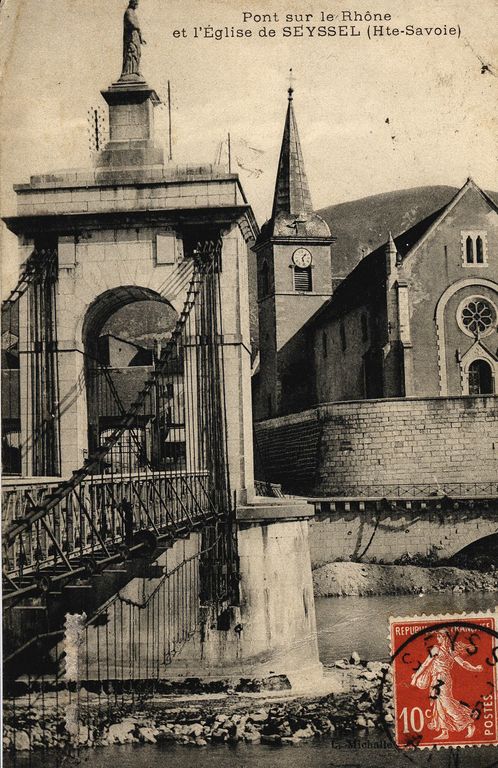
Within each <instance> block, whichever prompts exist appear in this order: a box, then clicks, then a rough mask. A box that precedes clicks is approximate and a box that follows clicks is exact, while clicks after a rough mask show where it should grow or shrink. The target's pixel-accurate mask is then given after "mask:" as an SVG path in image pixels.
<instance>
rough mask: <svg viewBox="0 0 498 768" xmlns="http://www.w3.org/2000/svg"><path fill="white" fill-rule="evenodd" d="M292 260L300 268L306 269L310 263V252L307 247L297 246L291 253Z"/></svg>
mask: <svg viewBox="0 0 498 768" xmlns="http://www.w3.org/2000/svg"><path fill="white" fill-rule="evenodd" d="M292 261H293V262H294V264H295V265H296V267H299V268H300V269H306V267H309V266H310V264H311V253H310V251H308V249H307V248H297V249H296V250H295V251H294V253H293V254H292Z"/></svg>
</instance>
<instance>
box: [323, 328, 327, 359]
mask: <svg viewBox="0 0 498 768" xmlns="http://www.w3.org/2000/svg"><path fill="white" fill-rule="evenodd" d="M327 347H328V345H327V331H323V332H322V352H323V356H324V357H327V354H328V348H327Z"/></svg>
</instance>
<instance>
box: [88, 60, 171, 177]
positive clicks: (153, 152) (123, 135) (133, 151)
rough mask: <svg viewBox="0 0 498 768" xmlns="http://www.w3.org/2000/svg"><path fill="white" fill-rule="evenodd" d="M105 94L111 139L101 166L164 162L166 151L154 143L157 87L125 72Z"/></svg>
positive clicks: (159, 163)
mask: <svg viewBox="0 0 498 768" xmlns="http://www.w3.org/2000/svg"><path fill="white" fill-rule="evenodd" d="M102 96H103V97H104V99H105V100H106V102H107V104H108V105H109V142H108V144H107V146H106V147H105V149H104V150H103V151H102V152H101V153H100V154H99V156H98V159H97V167H99V168H109V167H118V168H123V167H129V166H150V165H162V164H163V163H164V155H163V150H162V148H161V147H157V146H156V145H155V144H154V107H155V106H156V105H157V104H159V103H160V101H159V97H158V95H157V93H156V92H155V90H154V89H153V88H151V87H150V86H149V85H148V84H147V82H146V81H145V80H144V79H143V78H142V77H141V76H140V75H125V76H122V77H121V78H120V79H119V80H118V81H117V82H115V83H113V84H112V85H111V87H110V88H108V89H107V90H105V91H102Z"/></svg>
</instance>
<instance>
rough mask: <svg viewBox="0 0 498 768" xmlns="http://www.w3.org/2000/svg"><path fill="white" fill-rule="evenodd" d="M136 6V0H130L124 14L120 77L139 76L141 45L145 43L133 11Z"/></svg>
mask: <svg viewBox="0 0 498 768" xmlns="http://www.w3.org/2000/svg"><path fill="white" fill-rule="evenodd" d="M137 8H138V0H130V2H129V4H128V8H127V9H126V11H125V15H124V30H123V70H122V72H121V77H127V76H128V75H139V76H140V57H141V55H142V45H145V44H146V43H145V40H144V39H143V37H142V32H141V30H140V22H139V21H138V16H137V14H136V13H135V11H136V9H137Z"/></svg>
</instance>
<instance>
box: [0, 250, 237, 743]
mask: <svg viewBox="0 0 498 768" xmlns="http://www.w3.org/2000/svg"><path fill="white" fill-rule="evenodd" d="M192 258H193V270H192V276H191V280H190V285H189V287H188V290H187V295H186V299H185V302H184V306H183V309H182V311H181V313H180V315H179V317H178V320H177V323H176V326H175V328H174V330H173V332H172V334H171V338H170V339H169V341H168V342H167V344H166V345H165V346H164V348H163V349H162V351H161V353H160V355H159V356H158V357H157V359H156V360H155V361H154V366H153V367H151V368H150V371H148V376H147V378H146V380H145V382H144V384H143V387H142V389H141V391H140V392H138V393H137V394H136V397H135V399H134V401H133V402H132V403H131V404H125V403H123V402H122V399H121V398H120V395H119V393H118V391H117V389H116V386H115V383H114V381H113V378H112V372H111V371H110V370H109V369H108V367H106V366H105V365H102V363H101V362H100V361H99V360H96V359H94V358H92V357H91V356H89V355H88V356H87V360H86V382H87V392H88V393H89V401H92V402H94V403H95V402H97V403H99V404H100V405H102V404H103V403H106V407H107V409H108V412H112V414H113V422H112V424H111V426H109V425H106V427H105V428H102V429H98V430H97V431H94V433H93V434H91V435H90V451H89V456H88V459H87V460H86V461H85V463H84V465H83V466H81V467H79V468H78V469H77V470H76V471H75V472H73V474H72V475H71V476H70V477H69V478H68V479H61V480H57V479H54V477H53V476H54V475H56V474H57V471H58V465H57V455H58V452H59V451H60V440H59V437H58V423H59V417H60V412H61V408H63V407H64V406H63V404H61V403H59V402H58V396H57V391H58V390H57V370H58V365H57V363H58V360H57V356H58V349H57V339H56V335H55V327H56V323H55V320H54V318H55V311H56V302H55V296H56V280H57V254H56V253H53V254H50V255H48V256H47V254H44V255H43V256H42V255H41V254H35V255H34V256H33V257H32V258H31V259H30V261H29V263H28V264H27V265H26V268H25V270H24V271H23V275H22V278H21V281H20V284H19V285H18V287H17V288H16V290H15V291H14V292H12V294H11V296H10V297H9V299H8V300H7V303H6V305H5V308H6V309H5V311H7V310H8V311H9V312H12V309H13V307H15V305H16V304H19V302H20V301H21V300H22V303H23V305H24V307H26V306H27V308H28V309H27V315H26V309H21V313H20V315H23V314H24V316H23V317H20V319H19V323H22V322H25V323H27V325H28V326H29V334H28V339H29V344H28V349H27V350H26V351H25V352H24V354H26V357H27V360H24V361H23V363H22V366H23V375H29V377H30V382H31V385H32V386H31V390H32V391H33V393H34V394H33V396H32V401H31V403H30V404H29V409H28V410H29V413H30V414H31V415H32V422H31V424H32V426H33V430H30V432H31V431H33V434H34V435H35V436H36V437H35V438H32V437H30V440H32V445H31V446H21V449H22V450H24V451H26V450H30V451H31V452H32V453H33V466H34V468H35V469H36V474H37V475H43V474H45V475H49V476H50V478H49V479H42V478H40V480H37V479H35V478H32V477H31V478H26V479H25V480H23V479H19V478H15V479H11V480H8V481H7V483H6V484H5V485H4V489H3V508H4V530H3V535H4V556H3V567H4V573H3V577H4V582H3V594H4V611H5V615H6V617H7V618H6V626H7V627H8V629H7V631H6V634H7V635H8V636H7V639H6V643H5V648H4V653H5V656H4V691H5V696H6V700H7V704H6V709H5V712H6V715H5V717H6V723H7V727H10V726H9V723H10V725H14V723H15V720H16V718H18V716H19V711H21V710H22V709H23V707H27V710H29V707H30V706H32V702H33V698H38V699H40V697H41V699H40V700H43V707H46V708H49V709H50V708H52V711H53V714H54V718H55V720H57V718H58V717H59V715H60V716H62V714H61V713H62V710H63V709H64V707H66V706H67V705H68V701H69V699H70V698H71V696H72V694H73V693H74V692H76V693H77V695H78V698H80V696H79V692H80V691H81V689H82V686H83V685H85V684H86V686H87V689H89V687H90V688H91V687H92V685H93V686H94V687H95V686H97V688H98V690H99V692H100V693H99V701H100V697H101V695H103V691H104V687H106V695H107V694H109V692H110V690H112V691H113V696H114V697H116V696H117V691H120V692H121V694H122V695H123V696H124V695H125V694H126V695H131V696H132V697H133V696H135V695H136V694H137V691H138V689H139V688H140V690H141V691H142V693H143V691H144V690H147V691H149V692H153V690H154V689H155V688H157V685H158V682H159V678H160V676H161V674H162V672H161V670H163V667H165V666H167V665H168V664H169V663H170V662H171V660H172V659H173V657H174V656H175V654H176V653H177V652H178V651H179V649H181V648H182V647H183V645H184V644H185V642H186V641H187V640H188V639H189V637H191V636H192V634H193V633H195V632H196V631H198V630H199V628H200V627H201V625H202V624H203V623H205V622H206V621H207V620H208V617H210V620H211V621H212V620H213V619H214V620H215V621H216V620H219V619H220V616H223V613H224V612H226V610H227V607H228V606H229V605H230V604H233V603H234V602H236V601H237V590H238V563H237V551H236V538H235V527H234V509H233V504H232V499H231V492H230V480H229V470H228V456H227V434H226V414H225V394H224V393H225V388H224V360H223V327H222V313H221V306H220V295H221V294H220V264H221V262H220V259H221V240H218V241H212V240H206V241H204V242H201V243H199V244H198V245H197V247H196V248H195V250H194V253H193V256H192ZM26 296H27V297H28V298H27V300H26ZM21 354H22V350H21ZM26 371H27V372H28V374H26ZM33 383H34V386H33ZM49 423H50V425H51V426H50V428H49V426H48V424H49ZM169 551H171V552H172V553H173V554H174V558H173V562H174V565H173V566H170V565H168V562H169V561H168V557H166V560H165V561H164V562H163V561H161V560H160V558H161V556H162V555H163V554H164V553H168V552H169ZM158 558H159V559H158ZM170 561H171V558H170ZM137 562H139V563H140V567H141V568H142V571H143V569H144V568H145V569H146V572H147V574H148V576H149V577H148V580H147V581H148V583H150V584H152V585H153V586H152V588H151V589H150V592H149V594H147V595H144V594H142V595H141V597H140V599H139V598H138V597H137V595H135V596H134V595H133V594H131V595H128V596H126V585H125V587H124V588H122V589H121V590H119V591H116V590H114V592H111V596H110V597H109V598H108V599H107V600H106V601H104V603H103V604H102V602H101V603H100V604H99V603H95V604H94V610H91V611H89V612H86V614H84V613H83V612H82V613H81V627H80V630H81V631H80V636H79V641H78V642H79V644H78V647H79V649H80V658H79V659H77V660H76V667H75V668H76V669H77V674H76V676H74V673H72V672H71V670H70V669H68V664H69V661H68V659H67V658H66V657H65V650H67V644H64V632H65V631H67V626H66V629H65V619H64V609H63V608H62V609H60V610H59V613H58V614H57V615H56V616H55V618H54V609H53V608H51V605H53V604H54V601H56V602H57V601H58V604H59V603H61V601H62V603H63V598H64V595H66V594H67V591H68V590H70V589H72V590H73V595H74V594H76V595H81V593H85V590H88V591H92V590H93V591H95V590H94V584H95V579H97V578H98V577H99V575H102V576H105V575H106V574H114V573H115V572H116V571H117V570H118V571H119V569H121V571H122V572H123V571H124V570H126V564H127V563H128V564H130V563H131V564H132V565H133V563H137ZM158 563H159V565H158ZM147 569H149V570H147ZM151 569H152V570H151ZM130 578H131V577H130V576H128V577H127V579H128V581H129V580H130ZM129 589H131V590H132V591H133V586H131V587H129ZM32 607H36V609H37V611H38V616H39V619H40V620H39V621H38V622H37V631H36V632H35V633H34V635H33V636H32V637H30V638H28V639H27V640H25V642H20V641H19V638H18V637H17V635H16V633H15V632H10V633H9V627H10V626H11V624H9V621H10V619H9V616H10V617H11V618H12V615H13V614H12V609H13V608H16V609H18V610H20V611H21V612H22V611H23V610H27V609H28V608H32ZM55 613H57V612H55ZM159 616H160V617H161V622H160V623H161V625H160V626H159ZM133 633H138V635H136V636H133V637H132V634H133ZM144 633H145V634H144ZM149 643H150V651H149ZM137 648H138V650H137ZM137 654H138V655H137ZM34 659H36V663H34ZM89 681H93V682H89ZM110 681H111V682H110ZM137 681H140V683H138V682H137ZM109 695H110V694H109ZM68 697H69V698H68ZM107 698H109V696H108V697H107ZM79 704H81V701H80V702H79ZM108 705H109V701H108ZM16 707H17V714H16ZM12 708H13V710H14V712H13V713H12ZM27 710H26V711H27ZM81 718H83V721H84V707H83V708H82V707H80V706H79V707H78V715H77V718H76V720H77V724H78V725H77V727H78V728H80V727H84V723H83V721H82V720H81ZM21 719H22V718H21ZM82 723H83V725H82ZM62 730H63V731H64V733H63V734H62V736H61V744H62V743H64V744H66V743H71V744H73V742H74V739H73V736H74V734H71V732H70V729H69V731H67V729H62ZM27 732H28V736H29V747H30V750H31V749H36V748H37V744H36V739H35V738H34V737H33V736H32V734H31V733H30V732H29V729H28V731H27ZM15 740H16V737H15V735H14V738H13V740H12V742H11V745H10V746H11V748H12V750H13V753H14V754H15V751H16V749H17V748H19V747H18V745H16V743H15ZM42 741H43V739H42ZM38 746H39V745H38ZM59 746H60V745H59Z"/></svg>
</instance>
